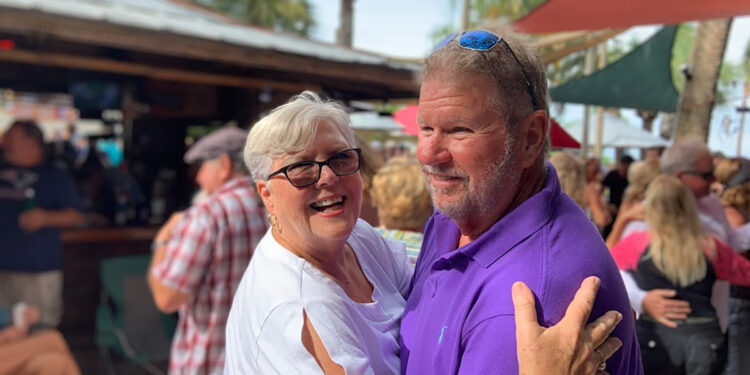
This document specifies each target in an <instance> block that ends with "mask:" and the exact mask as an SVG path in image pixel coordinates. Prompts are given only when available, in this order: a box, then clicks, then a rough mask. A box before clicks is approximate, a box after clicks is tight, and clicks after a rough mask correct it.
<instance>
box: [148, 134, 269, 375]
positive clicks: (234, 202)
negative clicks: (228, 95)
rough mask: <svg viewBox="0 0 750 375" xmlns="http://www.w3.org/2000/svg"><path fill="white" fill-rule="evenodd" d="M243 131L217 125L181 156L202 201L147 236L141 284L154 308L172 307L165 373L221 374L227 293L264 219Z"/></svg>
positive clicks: (247, 259)
mask: <svg viewBox="0 0 750 375" xmlns="http://www.w3.org/2000/svg"><path fill="white" fill-rule="evenodd" d="M246 138H247V132H246V131H244V130H242V129H238V128H231V127H228V128H222V129H219V130H217V131H215V132H213V133H211V134H209V135H207V136H205V137H204V138H202V139H201V140H199V141H198V142H196V143H195V144H194V145H193V146H192V147H191V148H190V149H189V150H188V151H187V153H185V158H184V159H185V162H186V163H188V164H190V163H200V169H199V170H198V174H197V176H196V178H195V179H196V182H197V183H198V185H200V187H201V189H202V190H203V192H204V193H206V199H205V200H203V201H201V202H199V203H196V204H194V205H193V206H192V207H190V208H189V209H188V210H187V211H185V212H184V213H177V214H175V215H173V216H172V217H171V218H170V219H169V221H167V223H166V224H165V225H164V226H163V227H162V228H161V230H159V233H158V234H157V235H156V238H155V239H154V243H153V248H154V256H153V259H152V261H151V267H150V269H149V273H148V281H149V285H150V287H151V292H152V293H153V296H154V301H155V302H156V306H157V307H158V308H159V310H161V311H163V312H165V313H171V312H174V311H178V310H179V316H180V318H179V322H178V325H177V331H176V332H175V337H174V339H173V340H172V352H171V355H170V360H169V373H170V374H221V373H223V370H224V330H225V325H226V318H227V316H228V315H229V308H230V307H231V304H232V297H233V296H234V292H235V290H236V289H237V285H238V284H239V283H240V280H241V278H242V275H243V273H244V272H245V268H246V267H247V265H248V263H250V257H251V256H252V252H253V249H254V248H255V245H256V244H257V243H258V241H259V240H260V239H261V237H262V236H263V234H264V233H265V232H266V229H267V224H266V220H265V215H264V212H263V209H262V208H261V207H260V206H259V204H258V203H257V202H258V199H257V195H256V192H255V190H254V185H253V182H252V180H251V179H250V178H249V177H248V176H247V175H246V174H247V173H246V172H247V170H246V168H245V164H244V162H243V161H242V149H243V147H244V145H245V139H246Z"/></svg>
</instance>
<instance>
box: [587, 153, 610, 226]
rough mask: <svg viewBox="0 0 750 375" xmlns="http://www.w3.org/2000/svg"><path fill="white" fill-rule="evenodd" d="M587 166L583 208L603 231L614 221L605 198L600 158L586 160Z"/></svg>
mask: <svg viewBox="0 0 750 375" xmlns="http://www.w3.org/2000/svg"><path fill="white" fill-rule="evenodd" d="M585 166H586V169H585V176H586V186H585V187H584V188H583V202H584V206H583V209H584V211H586V214H587V215H588V216H589V218H590V219H591V221H593V222H594V224H596V227H597V228H599V231H600V232H601V231H602V229H604V227H606V226H607V225H608V224H609V223H611V222H612V214H611V213H610V212H609V207H607V202H606V201H605V200H604V195H603V194H604V187H603V185H602V171H601V167H600V165H599V159H596V158H590V159H588V160H586V164H585Z"/></svg>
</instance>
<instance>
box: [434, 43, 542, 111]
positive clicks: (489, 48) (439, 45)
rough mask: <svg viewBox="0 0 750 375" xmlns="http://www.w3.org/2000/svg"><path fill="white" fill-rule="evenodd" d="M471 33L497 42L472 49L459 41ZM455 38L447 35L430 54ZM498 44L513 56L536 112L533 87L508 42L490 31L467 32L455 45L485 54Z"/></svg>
mask: <svg viewBox="0 0 750 375" xmlns="http://www.w3.org/2000/svg"><path fill="white" fill-rule="evenodd" d="M473 32H484V33H487V34H489V35H491V36H494V37H495V38H497V40H496V41H495V42H494V43H492V45H491V46H489V47H487V48H473V47H468V46H466V45H464V44H462V42H461V40H462V39H463V37H464V36H465V35H466V34H467V33H473ZM457 36H458V33H452V34H450V35H448V36H447V37H446V38H445V39H443V41H441V42H440V43H438V45H437V47H435V49H434V50H433V51H432V53H435V52H437V51H439V50H441V49H443V48H445V46H447V45H448V43H450V42H452V41H453V40H454V39H456V37H457ZM500 42H502V43H503V45H504V46H505V49H507V50H508V52H510V55H511V56H513V60H515V61H516V65H517V66H518V68H519V69H520V70H521V74H522V75H523V79H524V81H525V82H524V83H526V91H527V92H528V93H529V97H530V98H531V106H532V107H533V109H534V110H537V109H538V108H537V103H536V92H535V91H534V87H533V86H531V80H530V79H529V75H528V74H527V73H526V69H524V67H523V64H521V60H519V59H518V56H517V55H516V54H515V52H513V49H512V48H510V45H509V44H508V42H507V41H506V40H505V39H504V38H503V37H501V36H499V35H497V34H495V33H493V32H492V31H487V30H467V31H464V32H463V33H461V36H460V37H459V38H458V43H457V44H458V46H459V47H461V48H463V49H467V50H470V51H477V52H487V51H489V50H491V49H492V48H494V47H495V46H496V45H497V44H498V43H500Z"/></svg>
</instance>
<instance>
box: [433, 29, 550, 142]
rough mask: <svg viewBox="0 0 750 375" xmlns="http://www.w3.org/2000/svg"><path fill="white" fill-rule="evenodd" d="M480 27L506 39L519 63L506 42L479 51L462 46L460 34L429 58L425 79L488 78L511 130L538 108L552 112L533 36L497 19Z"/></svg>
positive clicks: (542, 64)
mask: <svg viewBox="0 0 750 375" xmlns="http://www.w3.org/2000/svg"><path fill="white" fill-rule="evenodd" d="M478 29H481V30H486V31H490V32H492V33H494V34H496V35H497V36H499V37H500V38H502V39H503V40H504V41H505V42H506V43H508V46H509V47H510V49H511V50H512V51H513V53H514V54H515V55H516V57H518V62H516V59H514V58H513V55H511V53H510V51H508V49H507V48H506V47H505V46H504V45H503V42H502V41H500V42H498V43H497V44H496V45H495V46H494V47H492V49H490V50H488V51H481V52H478V51H472V50H468V49H465V48H462V47H460V46H459V45H458V39H459V38H460V36H456V38H455V39H454V40H453V41H451V42H450V43H448V44H447V45H446V46H445V47H443V48H441V49H440V50H438V51H435V52H434V53H432V54H431V55H430V56H428V57H427V59H426V60H425V64H424V69H423V72H422V79H423V80H427V79H428V78H429V77H430V75H432V74H434V73H437V72H443V73H446V72H447V73H449V74H455V75H458V76H459V78H460V76H462V75H465V74H472V75H480V76H484V77H487V78H488V79H489V80H491V81H492V82H493V85H492V86H493V87H495V92H494V93H492V94H490V95H492V98H491V100H490V102H491V103H494V104H495V105H494V107H495V108H494V109H495V110H496V111H497V112H498V113H499V114H500V115H501V116H503V117H504V118H505V122H506V124H509V126H510V130H511V131H512V130H515V129H516V127H517V124H518V122H519V121H520V120H521V119H523V118H524V117H526V116H527V115H528V114H529V113H531V112H532V111H534V110H535V109H541V110H544V111H545V112H549V108H548V102H547V92H548V89H547V77H546V75H545V72H544V63H543V62H542V59H541V58H540V57H539V54H538V53H537V51H536V48H535V47H534V46H533V42H532V41H531V39H530V38H529V37H527V36H525V35H521V34H517V33H515V32H514V31H513V30H512V29H511V28H510V27H509V26H508V25H507V24H506V23H505V22H496V23H495V24H489V25H485V26H482V27H479V28H478ZM519 63H520V65H519ZM522 69H523V70H522ZM524 73H525V75H524ZM527 77H528V82H529V84H530V85H531V87H532V88H533V92H534V101H535V102H536V108H534V107H533V104H532V100H531V97H530V94H529V90H528V88H527V85H526V78H527Z"/></svg>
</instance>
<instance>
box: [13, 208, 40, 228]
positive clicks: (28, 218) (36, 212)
mask: <svg viewBox="0 0 750 375" xmlns="http://www.w3.org/2000/svg"><path fill="white" fill-rule="evenodd" d="M18 226H19V227H20V228H21V229H23V231H24V232H26V233H34V232H36V231H38V230H40V229H42V228H44V227H46V226H47V212H46V211H45V210H43V209H41V208H34V209H31V210H28V211H24V212H22V213H21V214H20V215H18Z"/></svg>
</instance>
